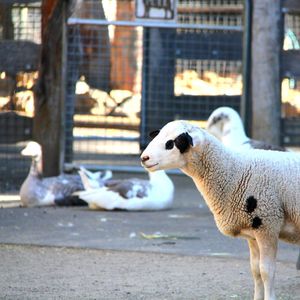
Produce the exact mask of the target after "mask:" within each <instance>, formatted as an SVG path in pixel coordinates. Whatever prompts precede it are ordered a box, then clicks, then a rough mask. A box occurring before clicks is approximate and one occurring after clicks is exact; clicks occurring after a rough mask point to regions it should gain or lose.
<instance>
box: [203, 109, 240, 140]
mask: <svg viewBox="0 0 300 300" xmlns="http://www.w3.org/2000/svg"><path fill="white" fill-rule="evenodd" d="M206 129H207V131H208V132H209V133H211V134H212V135H214V136H215V137H216V138H217V139H219V140H222V138H223V137H224V136H226V135H227V134H228V133H230V132H231V131H232V130H242V131H244V128H243V123H242V120H241V118H240V116H239V114H238V113H237V112H236V111H235V110H234V109H232V108H230V107H226V106H223V107H219V108H217V109H216V110H214V111H213V112H212V114H211V115H210V116H209V118H208V120H207V125H206Z"/></svg>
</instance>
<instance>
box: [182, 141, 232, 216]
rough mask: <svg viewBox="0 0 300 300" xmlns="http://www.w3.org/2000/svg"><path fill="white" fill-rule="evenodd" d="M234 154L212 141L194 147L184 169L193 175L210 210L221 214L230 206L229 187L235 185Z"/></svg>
mask: <svg viewBox="0 0 300 300" xmlns="http://www.w3.org/2000/svg"><path fill="white" fill-rule="evenodd" d="M232 156H233V154H232V153H230V152H229V151H228V150H227V149H224V147H220V146H219V145H217V144H216V145H212V144H210V143H208V144H206V145H204V146H203V145H202V146H201V150H200V151H199V149H192V150H191V151H190V153H189V157H188V165H187V166H186V167H185V168H183V169H182V171H183V172H185V173H186V174H187V175H188V176H190V177H192V179H193V181H194V183H195V184H196V186H197V188H198V190H199V191H200V193H201V194H202V196H203V197H204V200H205V201H206V203H207V205H208V206H209V208H210V210H211V211H212V212H213V213H214V214H215V213H217V214H219V213H220V212H222V211H225V210H226V207H229V206H230V201H229V199H228V194H230V193H229V189H231V187H232V186H233V184H234V183H233V181H234V176H233V174H234V172H235V165H236V163H235V160H234V159H232Z"/></svg>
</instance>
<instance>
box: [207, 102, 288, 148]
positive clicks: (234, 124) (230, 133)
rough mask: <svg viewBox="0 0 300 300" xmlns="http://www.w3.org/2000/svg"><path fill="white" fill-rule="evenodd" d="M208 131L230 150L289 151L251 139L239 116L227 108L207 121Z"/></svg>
mask: <svg viewBox="0 0 300 300" xmlns="http://www.w3.org/2000/svg"><path fill="white" fill-rule="evenodd" d="M206 130H207V131H208V132H209V133H211V134H212V135H214V136H215V137H216V138H217V139H219V140H220V141H221V142H222V143H223V144H224V145H226V146H227V147H230V148H234V149H240V150H247V149H264V150H273V151H287V150H286V149H285V148H284V147H280V146H276V145H272V144H268V143H266V142H263V141H257V140H253V139H251V138H249V137H248V136H247V135H246V133H245V129H244V125H243V122H242V119H241V117H240V116H239V114H238V113H237V112H236V111H235V110H234V109H232V108H230V107H227V106H222V107H219V108H217V109H215V110H214V111H213V112H212V114H211V115H210V116H209V118H208V120H207V124H206Z"/></svg>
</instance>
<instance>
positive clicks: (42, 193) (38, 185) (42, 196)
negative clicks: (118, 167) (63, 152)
mask: <svg viewBox="0 0 300 300" xmlns="http://www.w3.org/2000/svg"><path fill="white" fill-rule="evenodd" d="M21 154H22V155H23V156H29V157H31V158H32V162H31V167H30V171H29V174H28V176H27V177H26V179H25V181H24V182H23V184H22V186H21V189H20V198H21V202H22V205H23V206H44V205H86V202H84V201H82V200H81V199H78V197H77V196H73V195H72V194H73V193H74V192H75V191H79V190H83V189H84V187H83V184H82V182H81V178H80V176H79V175H78V174H76V175H69V174H61V175H59V176H53V177H47V178H43V177H42V149H41V146H40V145H39V144H38V143H36V142H29V143H28V144H27V146H26V147H25V148H24V149H23V150H22V151H21ZM81 170H82V172H86V173H87V174H89V173H91V172H89V171H87V170H85V169H84V168H81ZM93 177H94V178H92V179H91V180H92V181H93V184H94V185H95V182H97V183H98V186H103V184H104V182H105V180H107V179H109V178H111V172H106V173H105V174H104V175H103V174H102V173H101V172H97V173H95V174H93Z"/></svg>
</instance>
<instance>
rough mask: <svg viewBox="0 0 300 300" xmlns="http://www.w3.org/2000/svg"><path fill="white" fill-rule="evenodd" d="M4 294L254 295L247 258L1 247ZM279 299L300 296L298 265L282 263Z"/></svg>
mask: <svg viewBox="0 0 300 300" xmlns="http://www.w3.org/2000/svg"><path fill="white" fill-rule="evenodd" d="M0 257H1V258H2V259H3V258H5V261H3V260H2V262H1V273H0V291H1V299H211V300H217V299H220V300H221V299H222V300H225V299H251V297H252V296H251V295H252V287H253V286H252V280H251V277H250V274H249V266H248V262H247V261H246V260H243V259H233V258H229V259H228V258H220V257H205V256H202V257H201V256H183V255H174V254H161V253H145V252H124V251H109V250H88V249H85V250H84V249H74V248H73V249H72V248H57V247H38V246H14V245H1V246H0ZM276 291H277V296H278V299H282V300H288V299H300V275H299V274H298V273H297V271H296V270H295V267H294V264H291V263H281V262H280V263H278V265H277V279H276Z"/></svg>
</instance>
